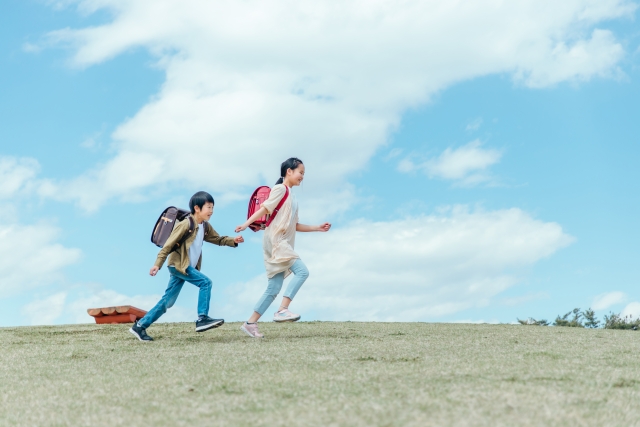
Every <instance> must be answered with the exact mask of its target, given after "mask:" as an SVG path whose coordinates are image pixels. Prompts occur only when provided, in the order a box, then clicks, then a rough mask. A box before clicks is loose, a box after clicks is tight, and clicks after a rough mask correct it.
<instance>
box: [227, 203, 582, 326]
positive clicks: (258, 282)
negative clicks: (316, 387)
mask: <svg viewBox="0 0 640 427" xmlns="http://www.w3.org/2000/svg"><path fill="white" fill-rule="evenodd" d="M572 240H573V238H572V237H570V236H568V235H567V234H565V233H564V232H563V231H562V228H561V227H560V226H559V225H558V224H555V223H548V222H542V221H539V220H536V219H534V218H532V217H530V216H529V215H528V214H526V213H525V212H523V211H521V210H519V209H509V210H501V211H494V212H469V211H468V210H467V209H466V208H463V207H457V208H453V209H450V210H449V212H448V213H447V214H441V215H430V216H419V217H415V218H407V219H401V220H396V221H389V222H371V221H366V220H359V221H355V222H354V223H352V224H350V225H349V226H348V227H345V228H342V229H335V230H332V231H331V232H329V233H326V234H316V233H313V234H311V235H304V234H301V235H300V236H299V237H298V243H297V249H298V250H299V253H300V256H301V257H302V259H303V260H304V262H305V263H306V264H307V266H308V267H309V270H310V279H309V281H308V282H307V283H306V284H305V285H304V287H303V288H302V289H301V291H300V293H299V294H298V296H297V297H296V301H295V303H294V305H292V310H293V311H296V312H301V313H302V314H303V316H304V313H313V315H314V316H315V317H316V318H318V319H323V320H381V321H416V320H434V319H437V318H438V317H441V316H444V315H450V314H454V313H458V312H461V311H463V310H466V309H468V308H472V307H483V306H486V305H488V304H489V303H490V301H491V300H492V298H493V297H495V296H496V295H498V294H500V293H501V292H503V291H504V290H506V289H508V288H509V287H511V286H513V285H515V284H516V283H518V282H519V281H520V280H521V275H522V274H525V271H527V270H528V269H529V268H530V267H531V266H532V265H533V264H535V263H536V262H537V261H539V260H541V259H543V258H545V257H547V256H550V255H551V254H553V253H554V252H556V251H557V250H559V249H560V248H562V247H564V246H567V245H568V244H570V243H571V242H572ZM265 288H266V278H265V277H264V276H260V277H256V278H254V279H252V280H251V281H249V282H247V283H244V284H238V285H236V286H234V287H233V288H231V289H229V291H228V295H227V297H228V298H229V303H228V305H227V306H226V307H225V308H224V310H223V311H224V312H225V315H228V316H229V317H231V318H241V319H242V318H245V317H247V316H248V315H249V314H250V313H251V309H252V307H253V304H255V302H256V301H257V299H258V298H259V296H260V295H261V294H262V293H263V292H264V289H265ZM277 302H278V301H276V303H274V304H277ZM268 314H269V315H270V313H268ZM307 319H309V317H307Z"/></svg>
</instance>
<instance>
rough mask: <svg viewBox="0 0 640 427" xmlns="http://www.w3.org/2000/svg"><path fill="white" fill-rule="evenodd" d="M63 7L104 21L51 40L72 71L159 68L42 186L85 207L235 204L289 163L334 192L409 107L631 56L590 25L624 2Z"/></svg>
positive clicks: (85, 2) (576, 76) (579, 77)
mask: <svg viewBox="0 0 640 427" xmlns="http://www.w3.org/2000/svg"><path fill="white" fill-rule="evenodd" d="M63 4H75V5H77V7H78V9H79V10H80V11H82V12H83V13H93V12H95V11H97V10H101V9H106V10H108V11H110V12H111V14H112V16H113V19H112V20H111V22H108V23H107V24H105V25H100V26H96V27H89V28H81V29H68V28H67V29H63V30H58V31H54V32H52V33H50V34H49V35H48V37H47V43H54V44H58V45H66V46H69V47H70V48H71V49H72V52H73V53H72V59H71V61H72V63H73V64H74V65H75V66H78V67H87V66H92V65H95V64H99V63H101V62H103V61H107V60H109V59H111V58H113V57H115V56H117V55H119V54H121V53H123V52H126V51H128V50H131V49H134V48H143V49H146V50H148V51H149V52H150V53H151V54H152V55H154V56H155V57H156V58H157V66H159V67H162V69H164V70H165V72H166V81H165V82H164V84H163V85H162V87H161V89H160V91H159V92H158V94H157V95H156V96H155V97H154V98H153V99H152V100H151V101H150V102H149V103H147V104H146V105H145V106H143V107H142V108H141V109H140V110H139V111H138V113H137V114H136V115H135V116H134V117H132V118H130V119H129V120H127V121H125V122H124V123H122V124H121V125H120V126H119V127H118V128H117V129H116V130H115V132H114V133H113V135H112V138H113V141H114V144H115V150H116V154H115V156H114V157H113V158H111V159H110V160H109V161H108V162H106V164H102V165H96V167H95V168H93V169H91V170H87V172H86V173H85V174H83V175H82V176H80V177H78V178H77V179H74V180H71V181H65V182H51V183H50V185H47V186H44V187H43V188H42V193H43V194H44V195H47V196H50V197H56V198H61V199H66V200H73V201H76V202H77V203H79V204H80V205H81V206H82V207H83V208H84V209H87V210H92V209H97V208H98V207H99V206H100V204H101V203H104V202H106V201H107V200H109V199H111V198H121V199H125V200H127V199H131V198H136V197H139V196H140V195H141V194H142V193H143V192H144V191H145V190H148V189H149V188H155V189H158V188H168V187H170V186H176V185H177V186H193V185H196V184H197V185H202V184H206V185H207V186H210V187H211V188H215V189H216V190H217V191H218V192H219V193H223V194H225V195H226V196H227V197H231V198H233V197H238V196H237V194H238V192H239V191H245V190H246V187H253V186H255V185H256V183H257V182H266V183H271V182H272V181H274V180H275V179H276V178H277V173H278V165H279V164H280V162H282V160H283V159H285V158H287V157H290V156H292V155H296V156H298V157H301V158H303V159H304V160H305V163H306V164H307V170H308V171H309V172H310V174H313V179H312V180H309V181H310V183H309V187H313V190H314V191H313V192H314V194H315V195H316V198H318V197H319V196H320V197H322V198H325V199H329V198H333V197H334V196H335V192H334V191H333V190H332V188H336V187H337V184H339V183H342V182H343V181H344V180H345V179H346V178H348V176H349V174H350V173H352V172H353V171H356V170H358V169H361V168H362V167H363V166H364V165H365V164H366V163H367V162H368V160H369V159H370V158H371V157H372V156H373V154H374V153H375V152H376V150H378V149H379V148H380V147H381V146H383V145H385V144H386V142H387V137H388V135H389V133H390V132H393V131H394V129H395V128H396V127H397V125H398V124H399V122H400V119H401V117H402V114H403V113H404V112H405V111H406V110H407V109H409V108H412V107H415V106H418V105H421V104H424V103H426V102H428V101H429V99H430V98H431V96H432V95H433V94H435V93H437V92H439V91H442V90H443V89H446V88H447V87H449V86H451V85H453V84H455V83H458V82H461V81H464V80H469V79H473V78H476V77H479V76H486V75H490V74H507V75H510V76H511V77H512V78H513V80H514V81H515V82H516V84H520V85H525V86H528V87H532V88H538V87H546V86H550V85H554V84H557V83H560V82H565V81H570V82H579V81H587V80H589V79H591V78H594V77H609V76H615V75H616V74H617V73H619V70H618V68H617V64H618V63H619V62H620V60H621V59H622V58H623V56H624V54H625V52H624V49H623V47H622V45H621V44H620V43H619V42H618V41H617V40H616V39H615V36H614V35H613V33H611V32H610V31H608V30H604V29H600V28H598V25H600V24H601V23H602V22H604V21H607V20H611V19H618V18H623V17H630V16H632V15H633V13H634V11H635V9H636V5H635V4H634V3H632V2H631V1H628V0H565V1H563V2H561V4H559V3H558V2H557V1H552V0H523V1H518V2H495V1H492V0H478V1H473V2H451V1H448V0H430V1H419V0H405V1H401V2H398V1H382V0H376V1H369V0H367V1H364V0H348V1H333V0H321V1H315V2H291V1H275V0H261V1H255V0H251V1H243V2H233V1H216V2H211V1H208V0H190V1H185V2H175V1H173V0H140V1H136V2H123V1H120V0H78V1H68V2H63ZM239 169H241V170H242V173H239V172H238V170H239ZM194 170H197V171H200V172H201V173H198V174H197V175H195V176H194V173H193V171H194ZM203 180H204V181H205V182H204V183H203ZM89 189H91V190H92V191H88V190H89ZM96 189H98V190H99V191H95V190H96ZM87 194H91V195H92V196H91V198H87V196H86V195H87ZM96 194H99V195H101V196H102V198H101V199H100V198H98V199H96ZM343 196H344V195H343ZM350 196H351V193H349V194H347V196H346V199H349V197H350ZM343 198H345V197H343ZM339 206H340V207H339V208H347V207H348V203H342V204H340V205H339Z"/></svg>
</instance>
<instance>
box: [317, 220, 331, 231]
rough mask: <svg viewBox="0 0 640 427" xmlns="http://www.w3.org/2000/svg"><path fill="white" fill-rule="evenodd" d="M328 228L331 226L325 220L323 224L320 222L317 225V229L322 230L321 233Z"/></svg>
mask: <svg viewBox="0 0 640 427" xmlns="http://www.w3.org/2000/svg"><path fill="white" fill-rule="evenodd" d="M330 228H331V224H330V223H328V222H325V223H324V224H320V225H319V226H318V231H322V232H323V233H326V232H327V231H329V229H330Z"/></svg>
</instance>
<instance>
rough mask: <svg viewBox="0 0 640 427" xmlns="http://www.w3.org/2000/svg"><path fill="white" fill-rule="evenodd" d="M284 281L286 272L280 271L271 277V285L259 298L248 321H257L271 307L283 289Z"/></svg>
mask: <svg viewBox="0 0 640 427" xmlns="http://www.w3.org/2000/svg"><path fill="white" fill-rule="evenodd" d="M283 281H284V273H278V274H276V275H275V276H273V277H272V278H271V279H269V285H268V286H267V290H266V291H264V294H262V296H261V297H260V299H259V300H258V303H257V304H256V306H255V307H254V308H253V310H254V311H253V314H252V315H251V317H250V318H249V320H248V321H247V322H248V323H255V322H257V321H258V319H260V317H261V316H262V315H263V314H264V312H265V311H267V309H268V308H269V306H270V305H271V303H272V302H273V300H274V299H276V296H278V293H279V292H280V289H282V282H283Z"/></svg>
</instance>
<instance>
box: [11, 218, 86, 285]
mask: <svg viewBox="0 0 640 427" xmlns="http://www.w3.org/2000/svg"><path fill="white" fill-rule="evenodd" d="M59 235H60V230H59V229H58V228H56V227H54V226H52V225H48V224H35V225H21V224H9V225H4V224H0V297H2V296H7V295H14V294H19V293H24V292H26V291H28V290H30V289H33V288H36V287H42V286H47V285H51V284H54V283H57V282H60V281H62V280H63V275H62V271H61V270H62V269H63V268H64V267H66V266H68V265H71V264H73V263H75V262H77V261H78V260H79V259H80V255H81V252H80V250H79V249H75V248H67V247H64V246H63V245H61V244H59V243H56V240H57V239H58V237H59Z"/></svg>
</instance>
